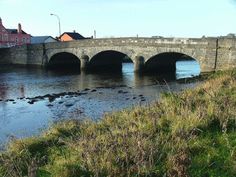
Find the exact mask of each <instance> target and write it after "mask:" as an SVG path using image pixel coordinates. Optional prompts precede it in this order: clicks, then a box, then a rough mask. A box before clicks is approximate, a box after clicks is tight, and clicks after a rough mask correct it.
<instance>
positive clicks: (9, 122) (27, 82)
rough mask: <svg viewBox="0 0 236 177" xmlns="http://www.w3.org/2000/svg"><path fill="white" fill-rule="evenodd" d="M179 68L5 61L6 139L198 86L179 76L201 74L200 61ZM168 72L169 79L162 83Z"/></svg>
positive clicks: (1, 123)
mask: <svg viewBox="0 0 236 177" xmlns="http://www.w3.org/2000/svg"><path fill="white" fill-rule="evenodd" d="M176 67H177V71H176V75H175V74H173V75H166V76H160V75H157V74H152V75H139V74H134V73H133V64H130V63H125V64H123V70H122V73H117V74H111V73H109V74H105V73H103V74H101V73H100V74H85V73H68V72H67V73H63V72H52V71H45V70H43V69H40V68H31V69H29V68H19V67H18V68H16V67H12V66H11V67H10V66H0V143H5V142H6V141H7V139H8V138H10V137H16V138H21V137H27V136H32V135H37V134H38V133H40V132H41V131H42V130H43V129H45V128H47V127H48V126H49V125H50V124H51V123H54V122H56V121H60V120H63V119H83V118H91V119H93V120H98V119H99V118H101V117H102V115H103V114H104V113H108V112H111V111H116V110H121V109H123V108H129V107H132V106H135V105H145V104H148V103H150V102H153V101H155V100H157V99H158V97H159V96H160V93H161V92H164V91H181V90H183V89H186V88H192V87H194V86H195V85H196V83H191V84H183V83H179V82H177V81H176V78H177V79H179V78H187V77H192V76H196V75H199V73H200V68H199V66H198V63H197V62H194V61H183V62H178V63H177V64H176ZM163 77H164V78H165V79H166V80H167V82H159V78H163ZM47 94H50V95H47ZM53 94H54V95H53ZM52 95H53V96H52ZM38 96H41V97H38Z"/></svg>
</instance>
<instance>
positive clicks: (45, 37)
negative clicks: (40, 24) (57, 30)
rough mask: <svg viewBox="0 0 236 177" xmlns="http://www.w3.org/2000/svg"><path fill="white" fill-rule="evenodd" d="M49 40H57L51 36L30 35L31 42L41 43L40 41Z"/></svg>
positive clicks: (45, 41) (48, 41)
mask: <svg viewBox="0 0 236 177" xmlns="http://www.w3.org/2000/svg"><path fill="white" fill-rule="evenodd" d="M50 42H58V40H56V39H55V38H53V37H52V36H32V37H31V44H42V43H50Z"/></svg>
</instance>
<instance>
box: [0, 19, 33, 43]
mask: <svg viewBox="0 0 236 177" xmlns="http://www.w3.org/2000/svg"><path fill="white" fill-rule="evenodd" d="M30 38H31V36H30V34H27V33H26V32H24V31H23V30H22V27H21V24H20V23H19V24H18V29H6V28H5V27H4V26H3V24H2V19H1V18H0V47H12V46H16V45H23V44H30Z"/></svg>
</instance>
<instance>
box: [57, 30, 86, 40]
mask: <svg viewBox="0 0 236 177" xmlns="http://www.w3.org/2000/svg"><path fill="white" fill-rule="evenodd" d="M64 34H67V35H69V36H70V37H71V38H72V39H74V40H78V39H85V37H84V36H82V35H81V34H79V33H76V32H64V33H63V34H62V35H61V36H60V38H61V37H62V36H63V35H64Z"/></svg>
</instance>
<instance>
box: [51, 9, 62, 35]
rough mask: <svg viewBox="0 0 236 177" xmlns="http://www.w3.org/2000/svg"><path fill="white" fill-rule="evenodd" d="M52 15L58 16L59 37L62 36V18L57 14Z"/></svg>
mask: <svg viewBox="0 0 236 177" xmlns="http://www.w3.org/2000/svg"><path fill="white" fill-rule="evenodd" d="M50 15H53V16H56V17H57V19H58V25H59V37H60V36H61V23H60V18H59V16H58V15H57V14H50Z"/></svg>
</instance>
